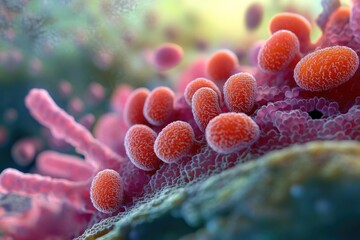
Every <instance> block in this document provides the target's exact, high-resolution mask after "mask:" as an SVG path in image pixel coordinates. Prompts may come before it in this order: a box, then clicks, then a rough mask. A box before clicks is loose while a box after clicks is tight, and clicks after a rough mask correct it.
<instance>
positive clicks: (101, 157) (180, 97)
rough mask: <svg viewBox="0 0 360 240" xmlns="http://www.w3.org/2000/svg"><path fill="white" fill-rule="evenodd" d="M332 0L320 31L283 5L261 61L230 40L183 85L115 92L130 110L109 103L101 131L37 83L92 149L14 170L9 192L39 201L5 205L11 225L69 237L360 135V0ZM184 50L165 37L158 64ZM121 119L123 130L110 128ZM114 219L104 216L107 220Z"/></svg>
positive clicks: (53, 110)
mask: <svg viewBox="0 0 360 240" xmlns="http://www.w3.org/2000/svg"><path fill="white" fill-rule="evenodd" d="M323 2H324V6H325V7H324V13H323V14H322V15H321V16H320V18H319V21H318V22H319V23H320V27H321V28H322V29H323V34H322V36H321V38H320V39H319V40H318V41H317V42H315V43H312V42H310V40H309V36H310V31H311V28H310V24H309V23H308V22H307V20H306V19H305V18H303V17H302V16H300V15H297V14H289V13H284V14H279V15H277V16H275V17H274V18H273V19H272V21H271V22H270V32H271V35H270V37H269V38H268V39H267V40H266V41H265V42H264V43H262V44H261V45H260V47H259V48H258V50H257V51H255V50H254V52H253V53H252V54H253V55H254V56H256V59H253V61H252V60H251V61H249V63H253V64H252V65H250V64H249V65H245V64H241V65H240V64H239V61H238V58H237V55H236V54H235V53H234V52H233V51H231V50H230V49H226V50H218V51H216V52H214V53H213V54H212V55H211V56H209V57H208V58H207V59H206V61H203V60H202V59H199V61H198V62H195V63H194V65H191V66H190V67H189V68H188V69H189V71H184V73H183V76H182V77H180V79H179V81H178V83H177V84H178V86H179V87H178V88H174V89H171V88H168V87H162V86H161V87H156V88H154V89H153V90H152V91H149V90H147V89H144V88H140V89H136V90H134V91H132V92H129V91H123V92H121V91H120V93H118V92H117V93H116V94H119V95H120V96H116V97H113V99H114V101H118V99H122V100H125V101H126V104H125V106H123V105H121V103H118V102H115V103H113V105H115V106H120V108H118V109H117V113H116V114H118V115H120V116H123V119H121V118H117V120H114V121H112V120H111V119H114V118H112V117H111V116H113V115H111V114H110V115H108V116H107V117H109V119H110V120H108V122H107V124H106V123H104V125H103V126H102V127H100V126H99V127H98V128H97V130H96V131H97V135H102V136H104V137H103V138H102V139H96V138H94V137H93V136H92V134H91V133H90V131H89V130H88V129H86V128H85V127H84V126H82V125H81V124H79V123H77V122H76V121H75V120H74V119H73V118H72V117H71V116H70V115H68V114H67V113H66V112H65V111H63V110H62V109H60V108H59V107H58V106H57V105H56V104H55V103H54V101H53V100H52V99H51V97H50V95H49V94H48V92H47V91H45V90H41V89H33V90H31V91H30V92H29V94H28V96H27V97H26V101H25V102H26V106H27V108H28V109H29V110H30V112H31V114H32V115H33V117H34V118H35V119H36V120H37V121H39V122H40V123H41V124H42V125H44V126H46V127H47V128H49V129H50V130H51V133H52V134H53V135H54V136H55V137H56V138H58V139H62V140H65V141H66V142H68V143H69V144H71V145H72V146H74V148H75V149H76V151H77V152H78V153H80V154H82V155H83V156H84V160H82V159H80V158H78V157H73V156H65V155H60V154H57V153H54V152H47V154H45V153H43V154H42V155H41V160H39V162H40V163H41V164H40V165H41V171H40V169H39V172H41V174H42V175H38V174H24V173H21V172H19V171H16V170H14V169H6V170H4V171H3V172H2V173H1V175H0V192H1V194H2V195H3V196H9V197H10V198H13V199H14V200H16V201H14V204H16V203H17V202H18V201H23V202H24V203H26V204H27V205H29V206H31V207H29V208H24V209H22V210H19V212H14V211H13V210H12V209H13V208H9V207H7V208H5V207H3V205H0V206H1V207H2V208H1V209H0V214H1V215H2V217H1V218H0V223H1V225H0V227H1V228H0V230H1V231H2V232H4V233H5V234H7V235H9V236H11V237H13V238H15V239H34V236H36V237H37V238H38V239H46V238H51V237H58V238H62V239H69V238H72V237H77V236H79V235H80V234H81V233H82V232H83V231H84V230H85V229H86V228H88V227H91V226H92V225H93V224H94V223H97V222H99V221H100V220H101V219H104V218H107V217H110V216H115V217H114V218H112V219H113V221H116V220H118V219H119V216H122V214H124V212H125V213H126V211H128V209H129V208H131V207H133V206H135V205H136V204H137V203H139V202H141V201H143V200H144V199H149V198H151V196H154V195H156V194H157V193H158V192H160V191H163V190H164V189H167V188H179V187H184V186H190V185H192V184H194V183H197V182H200V181H203V180H204V179H207V178H208V177H210V176H212V175H214V174H216V173H219V172H222V171H224V170H226V169H229V168H231V167H234V166H235V165H238V164H239V163H242V162H246V161H249V160H253V159H256V158H258V157H260V156H263V155H264V154H266V153H269V152H271V151H273V150H277V149H282V148H285V147H288V146H290V145H293V144H299V143H306V142H309V141H315V140H360V128H359V126H360V97H358V95H359V92H360V81H359V76H360V71H359V52H358V51H359V49H360V42H359V41H358V32H357V29H358V26H357V24H359V23H358V22H357V21H356V19H357V15H358V12H359V11H358V8H359V1H355V0H354V1H353V2H354V3H353V6H352V8H351V9H346V8H344V7H340V6H338V5H339V4H338V5H337V4H336V3H337V2H336V1H332V2H333V4H331V6H330V5H329V6H328V5H327V4H325V2H326V1H323ZM252 11H255V10H252ZM339 19H340V20H339ZM253 25H256V23H254V24H250V26H251V28H252V26H253ZM344 32H345V33H344ZM182 54H183V53H182V50H181V48H180V47H178V46H176V45H164V46H162V48H159V50H158V52H157V53H156V56H155V62H154V64H155V65H156V67H158V68H160V69H165V68H166V69H167V68H171V67H175V66H176V64H178V63H179V62H180V60H181V57H182ZM188 79H190V82H187V81H188ZM115 118H116V117H115ZM119 129H120V130H121V132H122V135H120V136H119V135H116V136H114V135H111V133H113V132H115V131H119ZM125 132H126V134H124V133H125ZM119 146H120V147H119ZM70 158H71V160H70ZM54 166H56V167H55V168H54ZM67 169H71V173H70V174H69V171H70V170H69V171H67ZM75 175H76V177H75ZM4 198H5V197H4ZM50 203H51V204H50ZM118 214H119V215H118ZM116 216H118V217H116ZM59 221H60V222H61V223H66V224H62V225H61V226H58V225H59ZM44 222H46V223H47V224H48V225H51V224H52V225H53V226H57V229H56V231H55V230H53V229H52V228H50V227H49V228H46V227H44V226H43V225H42V223H44ZM111 224H112V222H111V220H110V221H104V224H103V225H102V224H101V223H100V224H98V225H96V226H97V228H96V231H99V232H101V231H105V230H106V229H107V228H110V227H111ZM91 234H93V232H91V231H90V232H85V233H84V235H83V238H86V237H89V236H90V235H91Z"/></svg>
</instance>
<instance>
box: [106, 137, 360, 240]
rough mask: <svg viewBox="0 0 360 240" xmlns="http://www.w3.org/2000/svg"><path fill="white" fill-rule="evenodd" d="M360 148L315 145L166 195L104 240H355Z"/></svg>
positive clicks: (126, 217)
mask: <svg viewBox="0 0 360 240" xmlns="http://www.w3.org/2000/svg"><path fill="white" fill-rule="evenodd" d="M359 200H360V143H358V142H313V143H309V144H306V145H302V146H294V147H291V148H288V149H284V150H281V151H277V152H273V153H270V154H268V155H266V156H264V157H263V158H260V159H258V160H256V161H252V162H248V163H245V164H241V165H239V166H237V167H235V168H233V169H230V170H228V171H225V172H223V173H221V174H219V175H216V176H213V177H211V178H209V179H207V180H206V181H204V182H202V183H197V184H195V185H192V186H188V187H186V188H181V189H172V190H167V191H166V192H163V193H160V194H158V195H157V197H154V198H153V199H152V200H151V201H148V202H146V203H144V204H141V205H139V206H137V207H135V208H133V209H131V210H129V212H128V213H126V214H123V215H122V216H118V217H116V218H113V219H112V220H109V219H108V220H107V222H108V223H110V222H111V221H115V220H116V221H117V223H116V224H115V227H114V228H112V230H111V231H110V232H109V233H107V234H105V235H103V236H102V237H100V239H158V240H165V239H181V240H190V239H256V240H257V239H356V236H359V234H360V228H359V225H360V221H359V220H360V207H358V204H356V203H357V202H359Z"/></svg>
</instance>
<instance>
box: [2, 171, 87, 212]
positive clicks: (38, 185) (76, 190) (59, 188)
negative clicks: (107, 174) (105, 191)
mask: <svg viewBox="0 0 360 240" xmlns="http://www.w3.org/2000/svg"><path fill="white" fill-rule="evenodd" d="M89 185H90V182H89V181H82V182H73V181H68V180H64V179H53V178H51V177H44V176H41V175H38V174H26V173H22V172H19V171H18V170H16V169H12V168H8V169H5V170H4V171H3V172H2V173H1V174H0V186H1V188H2V189H3V190H5V191H7V192H13V193H20V194H26V195H43V196H47V197H53V198H56V199H60V200H62V201H64V200H65V199H66V200H68V201H69V203H71V204H72V205H73V206H75V207H76V208H78V209H89V205H90V202H89V200H90V199H89V196H88V192H89Z"/></svg>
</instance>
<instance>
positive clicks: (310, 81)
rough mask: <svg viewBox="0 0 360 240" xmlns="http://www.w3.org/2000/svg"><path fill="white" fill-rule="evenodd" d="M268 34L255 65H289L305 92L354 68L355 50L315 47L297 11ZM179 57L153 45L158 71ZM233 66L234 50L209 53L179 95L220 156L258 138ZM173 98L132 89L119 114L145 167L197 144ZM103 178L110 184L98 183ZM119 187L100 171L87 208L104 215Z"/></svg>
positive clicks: (247, 92) (244, 77)
mask: <svg viewBox="0 0 360 240" xmlns="http://www.w3.org/2000/svg"><path fill="white" fill-rule="evenodd" d="M270 32H271V34H272V35H271V36H270V37H269V38H268V39H267V40H266V41H265V43H264V45H263V46H262V47H261V49H260V51H259V53H258V57H257V62H258V70H260V71H262V72H264V73H268V74H278V73H281V72H282V71H284V70H291V71H293V73H294V75H293V79H294V81H295V82H296V84H297V85H298V86H299V87H300V88H302V89H304V90H306V91H312V92H320V91H326V90H329V89H332V88H335V87H337V86H339V85H341V84H343V83H345V82H347V81H348V80H349V79H351V78H352V77H353V76H354V74H355V72H356V71H357V69H358V67H359V58H358V55H357V54H356V52H355V51H354V50H352V49H351V48H349V47H346V46H332V47H327V48H323V49H317V45H316V44H313V43H311V41H310V32H311V25H310V23H309V22H308V21H307V20H306V19H305V18H304V17H302V16H300V15H298V14H292V13H282V14H278V15H276V16H275V17H274V18H273V19H272V20H271V21H270ZM182 54H183V52H182V50H181V48H180V47H178V46H175V45H164V46H163V47H160V48H159V49H158V50H157V52H156V54H155V58H154V61H155V62H154V64H155V65H156V66H157V67H158V68H159V69H168V68H171V67H173V66H175V65H176V64H178V63H179V61H180V59H181V57H182ZM238 65H239V63H238V59H237V57H236V55H235V54H234V53H233V52H231V51H229V50H219V51H217V52H215V53H214V54H213V55H212V56H211V57H210V58H209V59H208V61H207V64H206V71H207V76H208V78H196V79H193V80H192V81H191V82H190V83H189V84H188V85H187V87H186V88H185V91H184V94H183V97H184V99H185V101H186V103H187V104H188V105H189V107H191V111H192V115H193V119H194V121H195V123H196V125H197V127H198V130H199V131H201V132H202V133H203V135H204V136H205V140H206V144H207V145H208V146H209V147H210V148H211V149H213V150H214V151H215V152H217V153H219V154H230V153H234V152H237V151H239V150H241V149H243V148H246V147H248V146H250V145H251V144H253V143H254V142H256V141H257V140H258V138H259V136H260V129H259V126H258V125H257V124H256V123H255V122H254V121H253V119H252V118H251V117H250V116H248V114H249V115H250V114H252V113H253V112H254V110H255V109H254V104H255V101H256V96H257V91H258V90H257V81H256V79H255V77H254V76H253V75H252V74H250V73H247V72H240V73H238V72H237V71H236V68H237V67H238ZM175 95H176V94H175V93H174V92H173V90H171V89H170V88H167V87H157V88H155V89H153V90H152V91H149V90H147V89H145V88H139V89H137V90H135V91H133V92H132V94H131V95H130V97H129V98H128V100H127V103H126V107H125V110H124V116H125V122H126V123H127V124H128V126H129V127H130V128H129V129H128V131H127V133H126V136H125V149H126V154H127V156H128V158H129V159H130V161H131V162H132V163H133V164H134V165H135V166H137V167H138V168H140V169H142V170H144V171H153V170H156V169H159V167H160V166H161V165H162V164H163V163H167V164H170V163H174V162H176V161H178V160H180V159H181V158H183V157H185V156H189V155H190V156H191V155H194V154H196V153H197V151H198V150H199V148H201V144H202V143H200V142H199V141H198V140H197V139H196V138H195V133H194V129H193V127H192V126H191V124H189V123H188V122H185V121H179V120H177V118H176V117H174V114H175V112H176V110H175V108H174V105H175ZM105 183H109V185H106V187H105V186H104V184H105ZM121 184H122V183H121V178H120V176H119V175H118V173H116V172H114V171H112V170H104V171H102V172H100V173H99V174H98V175H97V176H96V177H95V179H94V181H93V184H92V188H91V196H92V200H93V203H94V206H95V207H96V208H97V209H99V210H100V211H103V212H113V211H114V209H118V206H119V202H120V201H121V198H122V194H121V193H120V192H121V191H120V190H119V191H117V190H114V189H113V188H112V187H110V186H113V187H119V186H121ZM117 189H119V188H117ZM120 189H121V187H120ZM105 196H106V198H105ZM109 196H112V197H109ZM104 199H105V200H104ZM106 199H108V200H106Z"/></svg>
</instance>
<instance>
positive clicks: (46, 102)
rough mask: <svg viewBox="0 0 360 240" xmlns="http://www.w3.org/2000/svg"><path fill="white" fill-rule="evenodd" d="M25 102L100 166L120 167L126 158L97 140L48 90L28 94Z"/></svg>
mask: <svg viewBox="0 0 360 240" xmlns="http://www.w3.org/2000/svg"><path fill="white" fill-rule="evenodd" d="M25 104H26V106H27V108H28V109H29V110H30V112H31V114H32V115H33V117H34V118H36V119H37V120H38V121H39V122H40V123H41V124H43V125H44V126H46V127H48V128H49V129H50V130H51V132H52V134H53V135H54V136H55V137H57V138H60V139H63V140H65V141H66V142H68V143H70V144H71V145H73V146H74V147H75V148H76V150H77V151H78V152H79V153H81V154H84V155H85V157H86V160H88V161H90V162H91V163H92V164H95V165H97V166H98V167H99V168H100V169H103V168H113V169H116V168H118V167H119V165H120V162H122V161H123V159H122V158H121V157H119V156H118V155H117V154H116V153H114V152H113V151H112V150H111V149H110V148H108V147H107V146H105V145H104V144H102V143H101V142H99V141H97V140H96V139H94V138H93V136H92V135H91V133H90V132H89V131H88V130H87V129H86V128H85V127H84V126H82V125H80V124H78V123H77V122H75V120H74V118H73V117H71V116H70V115H68V114H67V113H66V112H65V111H64V110H62V109H61V108H59V107H58V106H57V105H56V104H55V102H54V101H53V99H52V98H51V97H50V95H49V93H48V92H47V91H46V90H43V89H32V90H31V91H30V92H29V94H28V95H27V96H26V99H25Z"/></svg>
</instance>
